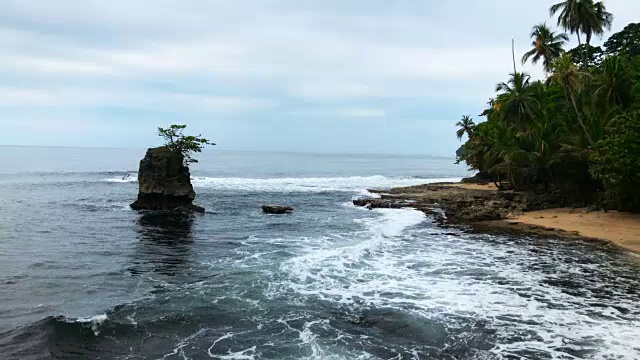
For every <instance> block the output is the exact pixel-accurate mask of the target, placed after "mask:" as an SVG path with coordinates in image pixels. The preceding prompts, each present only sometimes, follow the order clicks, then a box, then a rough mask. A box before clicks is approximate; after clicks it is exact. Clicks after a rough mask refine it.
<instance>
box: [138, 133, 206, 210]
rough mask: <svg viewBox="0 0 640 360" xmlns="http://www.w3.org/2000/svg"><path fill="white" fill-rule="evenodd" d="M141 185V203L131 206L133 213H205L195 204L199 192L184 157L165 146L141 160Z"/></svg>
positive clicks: (151, 149) (139, 174)
mask: <svg viewBox="0 0 640 360" xmlns="http://www.w3.org/2000/svg"><path fill="white" fill-rule="evenodd" d="M138 183H139V192H138V200H136V201H135V202H134V203H133V204H131V208H132V209H134V210H181V211H195V212H204V211H205V209H204V208H203V207H201V206H198V205H194V204H193V200H194V199H195V198H196V192H195V191H194V190H193V185H192V184H191V174H190V173H189V167H187V166H185V165H184V157H183V155H182V154H180V153H179V152H175V151H171V150H170V149H169V148H168V147H166V146H162V147H157V148H150V149H148V150H147V153H146V155H145V157H144V158H143V159H142V160H141V161H140V169H139V171H138Z"/></svg>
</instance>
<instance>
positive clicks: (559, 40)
mask: <svg viewBox="0 0 640 360" xmlns="http://www.w3.org/2000/svg"><path fill="white" fill-rule="evenodd" d="M531 38H532V39H533V42H532V43H531V45H532V46H533V49H531V50H529V51H528V52H526V53H525V54H524V56H523V57H522V63H523V64H524V63H526V62H527V61H529V59H531V62H532V63H534V64H537V63H538V61H540V60H542V65H543V66H544V71H545V72H546V73H549V72H551V69H552V66H553V65H552V64H553V61H554V60H555V59H557V58H558V57H559V56H560V55H561V54H562V53H563V52H564V49H563V48H562V46H563V45H564V44H565V43H566V42H568V41H569V36H567V34H565V33H560V34H556V33H555V32H554V31H552V30H551V29H550V28H549V27H548V26H547V24H546V23H540V24H538V25H536V26H534V27H533V29H532V30H531Z"/></svg>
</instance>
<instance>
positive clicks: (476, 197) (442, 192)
mask: <svg viewBox="0 0 640 360" xmlns="http://www.w3.org/2000/svg"><path fill="white" fill-rule="evenodd" d="M370 191H371V192H372V193H375V194H377V195H379V196H380V198H378V199H360V200H354V204H355V205H359V206H367V207H370V208H401V207H411V208H414V209H417V210H420V211H422V212H424V213H425V214H427V215H429V216H431V217H433V218H435V220H436V222H438V223H439V224H440V225H441V226H443V227H458V228H463V229H466V230H469V231H472V232H483V233H503V234H504V233H517V234H521V235H533V236H539V237H546V238H550V237H553V238H560V239H567V240H580V241H586V242H596V243H601V244H602V245H603V246H612V247H617V248H621V249H624V250H627V251H630V252H632V253H635V254H640V214H633V213H622V212H617V211H589V210H588V209H586V208H572V207H569V206H568V204H563V203H562V202H561V201H558V200H557V199H555V198H554V197H553V195H551V194H545V195H534V194H531V193H524V192H514V191H498V190H497V188H496V187H495V186H494V185H492V184H489V185H482V184H465V183H434V184H425V185H418V186H410V187H401V188H393V189H391V190H388V191H378V190H370Z"/></svg>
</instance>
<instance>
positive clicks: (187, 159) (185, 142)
mask: <svg viewBox="0 0 640 360" xmlns="http://www.w3.org/2000/svg"><path fill="white" fill-rule="evenodd" d="M186 128H187V125H171V126H169V127H168V128H161V127H159V128H158V136H160V137H162V138H163V139H164V140H165V146H167V147H168V148H169V150H171V151H175V152H179V153H181V154H182V156H183V157H184V165H185V166H189V164H193V163H197V162H198V160H197V159H194V158H193V154H194V153H199V152H202V150H203V149H204V147H205V146H206V145H215V144H214V143H212V142H210V141H209V140H207V139H205V138H203V137H202V135H198V136H192V135H184V134H183V133H182V132H183V131H184V129H186Z"/></svg>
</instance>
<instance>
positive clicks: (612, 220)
mask: <svg viewBox="0 0 640 360" xmlns="http://www.w3.org/2000/svg"><path fill="white" fill-rule="evenodd" d="M505 221H507V222H509V223H520V224H529V225H535V226H541V227H544V228H551V229H557V230H562V231H566V232H572V233H576V234H577V235H579V236H582V237H586V238H594V239H601V240H606V241H609V242H611V243H613V244H615V245H618V246H621V247H623V248H626V249H628V250H631V251H633V252H636V253H640V214H632V213H622V212H618V211H608V212H601V211H598V212H588V211H587V210H586V209H566V208H565V209H548V210H539V211H530V212H525V213H524V214H522V215H520V216H517V217H516V218H514V219H512V220H505Z"/></svg>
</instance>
